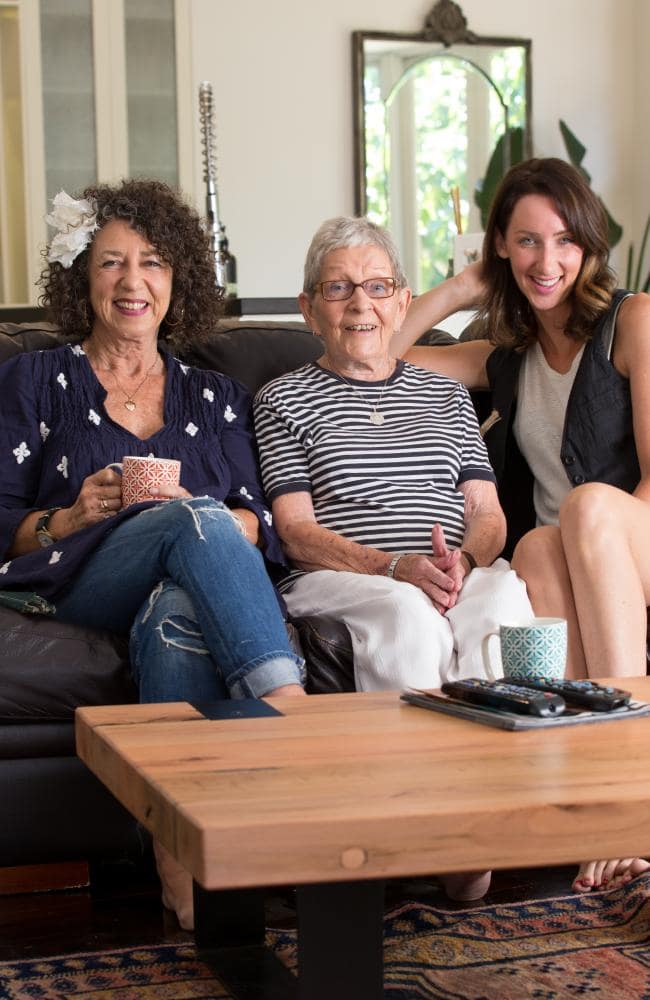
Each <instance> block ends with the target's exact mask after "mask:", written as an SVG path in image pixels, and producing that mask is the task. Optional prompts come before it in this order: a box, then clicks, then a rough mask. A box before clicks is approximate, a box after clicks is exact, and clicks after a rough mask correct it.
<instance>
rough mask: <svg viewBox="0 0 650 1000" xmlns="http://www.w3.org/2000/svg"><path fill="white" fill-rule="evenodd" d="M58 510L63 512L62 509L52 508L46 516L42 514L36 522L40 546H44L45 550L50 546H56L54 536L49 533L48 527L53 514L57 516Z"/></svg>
mask: <svg viewBox="0 0 650 1000" xmlns="http://www.w3.org/2000/svg"><path fill="white" fill-rule="evenodd" d="M57 510H61V508H60V507H50V509H49V510H46V511H45V513H44V514H41V516H40V517H39V519H38V521H37V522H36V537H37V538H38V542H39V545H42V546H43V548H45V547H46V546H48V545H54V543H55V542H56V538H55V537H54V535H52V534H50V532H49V531H48V525H49V523H50V518H51V517H52V514H56V512H57Z"/></svg>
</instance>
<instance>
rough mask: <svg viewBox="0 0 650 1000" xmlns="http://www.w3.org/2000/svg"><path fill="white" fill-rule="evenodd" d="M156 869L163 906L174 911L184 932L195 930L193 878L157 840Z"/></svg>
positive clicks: (154, 848)
mask: <svg viewBox="0 0 650 1000" xmlns="http://www.w3.org/2000/svg"><path fill="white" fill-rule="evenodd" d="M153 853H154V856H155V858H156V868H157V869H158V875H159V876H160V882H161V885H162V901H163V906H166V907H167V909H168V910H173V911H174V913H175V914H176V919H177V920H178V922H179V924H180V925H181V927H182V928H183V930H184V931H193V930H194V888H193V885H192V876H191V875H190V873H189V872H188V870H187V868H183V866H182V865H181V864H179V862H178V861H177V860H176V858H175V857H174V856H173V854H170V853H169V851H168V850H167V848H166V847H163V845H162V844H160V843H159V842H158V841H157V840H154V842H153Z"/></svg>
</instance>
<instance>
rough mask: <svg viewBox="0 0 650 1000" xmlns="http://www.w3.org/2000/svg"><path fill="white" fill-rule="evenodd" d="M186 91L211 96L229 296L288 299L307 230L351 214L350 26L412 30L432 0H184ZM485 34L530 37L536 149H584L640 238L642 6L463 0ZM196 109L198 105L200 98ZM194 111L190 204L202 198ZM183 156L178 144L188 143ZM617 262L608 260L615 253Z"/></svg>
mask: <svg viewBox="0 0 650 1000" xmlns="http://www.w3.org/2000/svg"><path fill="white" fill-rule="evenodd" d="M190 2H191V10H192V23H193V33H192V45H193V62H194V91H195V94H196V93H197V92H198V85H199V82H200V81H201V80H210V81H211V82H212V84H213V87H214V94H215V111H216V114H215V117H216V131H217V140H218V163H219V192H220V208H221V214H222V216H223V221H224V222H225V224H226V228H227V233H228V236H229V238H230V243H231V247H232V249H233V250H234V252H235V253H236V255H237V258H238V264H239V292H240V294H241V295H246V296H268V295H270V296H274V295H279V296H289V295H293V294H295V293H296V291H297V290H298V289H299V288H300V286H301V280H302V261H303V258H304V254H305V251H306V248H307V245H308V243H309V240H310V239H311V236H312V234H313V232H314V230H315V229H316V227H317V226H318V225H319V224H320V222H322V220H323V219H325V218H328V217H329V216H332V215H338V214H351V213H352V212H353V210H354V187H353V148H352V73H351V32H352V31H354V30H385V31H419V30H420V29H421V27H422V24H423V22H424V18H425V16H426V14H427V13H428V11H429V10H430V9H431V7H432V6H433V0H401V2H400V3H395V2H394V0H328V3H327V4H317V3H316V2H315V0H237V2H236V3H232V2H231V0H190ZM461 6H462V8H463V11H464V13H465V15H466V17H467V20H468V24H469V27H470V28H471V29H472V30H474V31H475V32H477V33H478V34H482V35H507V36H518V37H522V38H531V39H532V42H533V45H532V60H533V145H534V152H535V153H536V154H537V155H543V156H549V155H558V156H563V155H564V146H563V144H562V140H561V137H560V132H559V128H558V124H557V123H558V119H559V118H564V119H565V120H566V122H567V124H568V125H569V126H570V127H571V128H572V130H573V131H574V132H575V133H576V135H577V136H578V138H579V139H580V140H581V141H582V142H583V143H584V145H585V146H586V147H587V151H588V152H587V157H586V158H585V161H584V166H585V167H586V169H587V170H589V172H590V173H591V175H592V184H593V187H594V189H595V190H596V191H597V192H598V193H599V194H600V195H601V196H602V197H603V199H604V201H605V204H606V205H607V207H608V208H609V210H610V211H611V213H612V215H613V216H614V217H615V218H616V219H617V220H618V221H619V222H620V223H621V224H622V225H623V226H624V229H625V233H624V237H623V244H624V245H625V247H626V246H627V243H628V241H629V239H631V238H632V237H634V238H635V239H636V240H637V242H638V239H639V236H640V232H641V229H642V225H643V222H644V220H645V217H646V216H647V213H648V211H650V194H649V185H648V178H650V171H649V169H648V168H649V166H650V124H649V122H648V114H647V99H646V97H645V80H643V79H642V77H643V76H644V75H645V67H646V60H647V41H648V39H649V38H650V2H648V0H546V2H545V3H544V4H542V5H540V4H539V2H538V0H490V2H489V3H488V2H486V0H464V2H463V3H461ZM197 108H198V105H197ZM198 136H199V133H198V110H197V129H196V137H197V138H196V144H195V149H194V150H192V155H193V156H194V157H195V176H196V189H195V190H196V192H197V202H198V206H199V208H200V209H201V208H202V205H203V201H202V199H203V191H204V186H203V182H202V179H201V165H200V145H199V137H198ZM188 152H189V151H188ZM619 257H620V258H621V259H623V254H622V253H620V252H619V253H617V254H616V255H615V262H617V260H618V259H619Z"/></svg>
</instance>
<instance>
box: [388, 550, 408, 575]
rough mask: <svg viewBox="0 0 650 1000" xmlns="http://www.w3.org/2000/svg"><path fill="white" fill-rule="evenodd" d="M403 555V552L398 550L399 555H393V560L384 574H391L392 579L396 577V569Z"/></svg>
mask: <svg viewBox="0 0 650 1000" xmlns="http://www.w3.org/2000/svg"><path fill="white" fill-rule="evenodd" d="M403 555H404V553H403V552H398V553H397V555H394V556H393V558H392V559H391V561H390V562H389V563H388V566H387V567H386V571H385V573H384V576H389V577H390V578H391V580H394V579H395V570H396V569H397V564H398V562H399V561H400V559H401V558H402V556H403Z"/></svg>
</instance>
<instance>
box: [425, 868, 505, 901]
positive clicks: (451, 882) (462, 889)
mask: <svg viewBox="0 0 650 1000" xmlns="http://www.w3.org/2000/svg"><path fill="white" fill-rule="evenodd" d="M438 878H439V879H440V881H441V882H442V885H443V888H444V890H445V892H446V893H447V895H448V896H449V898H450V899H454V900H456V902H458V903H471V902H472V901H473V900H475V899H482V898H483V896H484V895H485V893H486V892H487V891H488V889H489V888H490V881H491V879H492V872H454V873H453V874H451V875H439V876H438Z"/></svg>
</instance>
